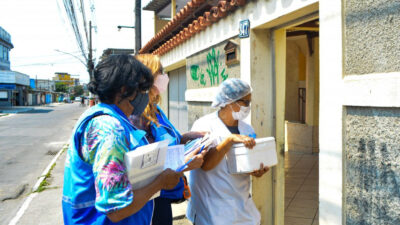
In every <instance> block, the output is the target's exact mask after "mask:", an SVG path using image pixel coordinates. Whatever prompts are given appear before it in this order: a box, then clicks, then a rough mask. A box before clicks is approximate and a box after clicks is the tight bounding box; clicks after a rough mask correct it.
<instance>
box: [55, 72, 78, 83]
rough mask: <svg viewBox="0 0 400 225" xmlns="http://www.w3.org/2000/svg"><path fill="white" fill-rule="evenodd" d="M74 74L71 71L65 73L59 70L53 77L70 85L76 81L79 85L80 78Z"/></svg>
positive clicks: (56, 81) (57, 81) (58, 81)
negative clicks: (74, 76)
mask: <svg viewBox="0 0 400 225" xmlns="http://www.w3.org/2000/svg"><path fill="white" fill-rule="evenodd" d="M72 76H73V75H71V74H69V73H64V72H58V73H55V76H54V77H53V81H54V82H55V83H62V84H66V85H68V86H75V85H76V83H78V85H79V79H76V78H73V77H72Z"/></svg>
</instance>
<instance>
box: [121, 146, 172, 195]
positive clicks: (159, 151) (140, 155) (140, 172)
mask: <svg viewBox="0 0 400 225" xmlns="http://www.w3.org/2000/svg"><path fill="white" fill-rule="evenodd" d="M167 148H168V141H161V142H156V143H153V144H149V145H144V146H140V147H138V148H136V149H135V150H133V151H130V152H127V153H125V156H124V162H125V167H126V168H127V171H128V178H129V182H130V183H131V184H132V189H133V190H137V189H140V188H143V187H145V186H147V185H149V184H150V183H151V182H153V181H154V180H155V178H156V177H157V176H158V175H160V174H161V173H162V172H163V170H164V164H165V158H166V155H167ZM159 195H160V192H158V193H156V194H155V195H154V196H153V197H152V198H150V199H153V198H155V197H158V196H159Z"/></svg>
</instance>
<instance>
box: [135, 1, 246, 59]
mask: <svg viewBox="0 0 400 225" xmlns="http://www.w3.org/2000/svg"><path fill="white" fill-rule="evenodd" d="M205 2H206V0H192V1H190V2H188V4H187V5H186V6H185V7H184V8H182V9H181V10H180V11H179V12H178V13H177V14H176V15H175V17H174V18H173V19H172V20H171V21H170V22H169V23H168V24H167V25H166V26H165V27H163V28H162V29H161V31H160V32H158V33H157V34H156V35H155V36H154V37H153V38H152V39H151V40H150V41H149V42H148V43H147V44H146V45H145V46H144V47H143V48H142V49H141V50H140V51H139V53H146V52H150V50H151V49H152V48H153V47H154V46H155V45H156V44H157V43H159V42H160V41H162V39H163V38H165V37H166V36H167V35H170V34H171V33H172V32H173V31H176V30H177V29H179V26H180V25H181V24H180V23H181V22H182V20H184V19H185V17H187V16H189V15H190V14H191V13H192V12H193V11H194V9H195V8H196V7H198V6H200V5H201V4H203V3H205ZM246 2H247V0H226V1H225V0H224V1H219V2H218V5H216V6H213V7H212V8H211V9H210V10H209V11H206V12H204V13H203V15H202V16H199V17H198V18H197V19H195V20H193V21H192V22H191V23H190V24H189V25H188V26H187V27H185V28H183V29H181V31H180V32H179V33H178V34H176V35H175V36H173V37H172V38H170V39H169V40H168V41H166V42H165V43H163V44H162V45H161V46H159V47H158V48H157V49H156V50H154V51H153V52H152V53H153V54H156V55H164V54H165V53H167V52H168V51H170V50H171V49H173V48H175V47H176V46H178V45H180V44H181V43H183V42H185V41H186V40H188V39H190V38H191V37H192V36H194V35H195V34H197V33H198V32H201V31H202V30H204V29H206V28H207V27H208V26H210V25H211V24H213V23H215V22H217V21H218V20H220V19H222V18H224V17H226V16H227V15H228V13H229V12H230V11H233V10H235V9H236V8H238V7H241V6H244V5H245V4H246Z"/></svg>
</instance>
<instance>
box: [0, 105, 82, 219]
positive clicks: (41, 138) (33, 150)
mask: <svg viewBox="0 0 400 225" xmlns="http://www.w3.org/2000/svg"><path fill="white" fill-rule="evenodd" d="M86 109H87V107H81V106H80V105H79V103H73V104H59V105H57V104H53V105H49V106H43V107H34V110H33V111H30V112H25V113H20V114H12V115H8V116H3V117H0V178H1V179H0V221H1V223H0V224H8V223H9V221H10V220H11V219H12V218H13V217H14V216H15V214H16V212H17V211H18V209H19V208H20V207H21V205H22V203H23V201H24V199H25V197H26V196H27V195H28V194H29V193H30V192H31V190H32V187H33V186H34V185H35V183H36V181H37V180H38V178H39V176H40V175H41V174H42V172H43V171H44V169H45V168H46V167H47V165H48V164H49V163H50V161H51V160H52V159H53V158H54V156H55V155H56V154H57V152H58V151H59V150H60V149H62V147H63V146H64V145H65V144H66V143H67V142H68V140H69V138H70V135H71V132H72V129H73V127H74V125H75V123H76V121H77V119H78V118H79V116H80V115H81V114H82V112H84V110H86ZM53 201H57V202H60V204H61V196H59V198H58V199H53ZM32 224H33V223H32Z"/></svg>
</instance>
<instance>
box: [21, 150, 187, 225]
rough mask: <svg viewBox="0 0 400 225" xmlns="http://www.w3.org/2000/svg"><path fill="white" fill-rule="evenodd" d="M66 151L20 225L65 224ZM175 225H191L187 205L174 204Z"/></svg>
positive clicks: (25, 213)
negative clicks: (62, 205)
mask: <svg viewBox="0 0 400 225" xmlns="http://www.w3.org/2000/svg"><path fill="white" fill-rule="evenodd" d="M65 157H66V151H65V152H64V153H62V154H61V155H60V157H59V158H58V159H57V161H56V165H55V166H54V168H53V170H51V176H50V177H49V178H48V179H47V181H48V183H49V185H48V186H46V189H45V190H43V191H42V192H40V193H38V194H37V195H36V197H35V198H34V199H33V200H32V202H31V203H30V205H29V207H28V208H27V209H26V211H25V212H24V214H23V215H22V217H21V218H20V220H19V221H18V223H17V224H18V225H30V224H32V225H33V224H40V225H56V224H63V216H62V210H61V198H62V186H63V175H64V162H65ZM172 211H173V215H174V223H173V224H174V225H191V223H190V222H189V221H188V220H187V219H186V218H185V211H186V203H181V204H173V205H172Z"/></svg>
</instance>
